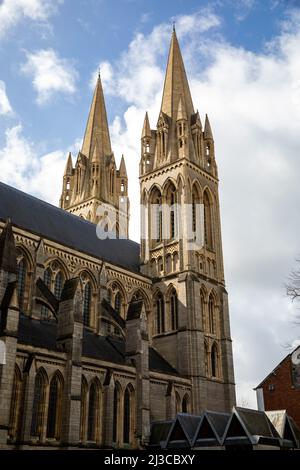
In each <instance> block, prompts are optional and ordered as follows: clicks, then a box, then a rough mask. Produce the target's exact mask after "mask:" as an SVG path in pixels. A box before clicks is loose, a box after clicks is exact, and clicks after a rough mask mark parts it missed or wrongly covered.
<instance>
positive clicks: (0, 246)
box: [0, 219, 18, 274]
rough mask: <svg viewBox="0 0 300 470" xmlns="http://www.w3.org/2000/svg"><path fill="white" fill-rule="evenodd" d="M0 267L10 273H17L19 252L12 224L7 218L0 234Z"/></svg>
mask: <svg viewBox="0 0 300 470" xmlns="http://www.w3.org/2000/svg"><path fill="white" fill-rule="evenodd" d="M0 269H3V270H4V271H7V272H9V273H15V274H16V273H17V271H18V269H17V254H16V245H15V240H14V235H13V231H12V224H11V221H10V219H7V221H6V224H5V226H4V228H3V230H2V233H1V236H0Z"/></svg>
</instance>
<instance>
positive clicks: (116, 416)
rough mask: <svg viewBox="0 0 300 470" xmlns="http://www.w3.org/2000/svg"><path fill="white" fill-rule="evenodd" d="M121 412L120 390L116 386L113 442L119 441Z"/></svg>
mask: <svg viewBox="0 0 300 470" xmlns="http://www.w3.org/2000/svg"><path fill="white" fill-rule="evenodd" d="M119 412H120V388H119V385H118V384H116V385H115V388H114V403H113V442H115V443H116V442H117V440H118V434H119V429H118V424H119Z"/></svg>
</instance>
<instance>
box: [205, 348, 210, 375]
mask: <svg viewBox="0 0 300 470" xmlns="http://www.w3.org/2000/svg"><path fill="white" fill-rule="evenodd" d="M204 361H205V375H206V377H209V358H208V346H207V343H206V342H204Z"/></svg>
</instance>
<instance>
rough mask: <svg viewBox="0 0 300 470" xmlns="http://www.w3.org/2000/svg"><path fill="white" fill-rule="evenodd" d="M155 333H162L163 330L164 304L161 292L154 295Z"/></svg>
mask: <svg viewBox="0 0 300 470" xmlns="http://www.w3.org/2000/svg"><path fill="white" fill-rule="evenodd" d="M155 308H156V333H157V334H160V333H164V331H165V304H164V299H163V296H162V294H161V293H159V294H158V295H157V297H156V302H155Z"/></svg>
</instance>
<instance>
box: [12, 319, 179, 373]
mask: <svg viewBox="0 0 300 470" xmlns="http://www.w3.org/2000/svg"><path fill="white" fill-rule="evenodd" d="M56 335H57V323H56V322H55V321H48V322H46V321H45V322H43V321H40V320H35V319H32V318H30V317H27V316H25V315H20V320H19V336H18V342H19V343H21V344H27V345H31V346H33V347H37V348H42V349H48V350H50V351H58V349H57V346H56ZM82 355H83V356H84V357H91V358H94V359H99V360H102V361H105V362H112V363H113V364H126V356H125V342H124V341H123V340H121V339H117V338H113V337H109V336H99V335H97V334H96V333H94V332H92V331H91V330H89V329H88V328H84V330H83V346H82ZM149 368H150V370H151V371H156V372H161V373H164V374H168V375H178V372H177V371H176V370H175V369H174V368H173V367H172V366H171V365H170V364H169V363H168V362H167V361H166V360H165V359H164V358H163V357H162V356H161V355H160V354H159V353H158V352H157V351H156V349H154V348H151V347H150V348H149Z"/></svg>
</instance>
